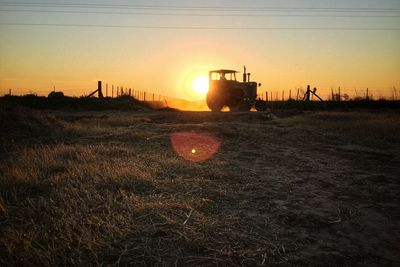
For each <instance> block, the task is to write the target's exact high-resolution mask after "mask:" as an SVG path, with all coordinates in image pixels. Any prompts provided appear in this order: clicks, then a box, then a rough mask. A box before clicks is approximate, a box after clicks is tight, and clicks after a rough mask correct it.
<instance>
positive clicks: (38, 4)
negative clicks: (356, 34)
mask: <svg viewBox="0 0 400 267" xmlns="http://www.w3.org/2000/svg"><path fill="white" fill-rule="evenodd" d="M0 5H4V6H15V7H24V6H27V7H49V8H50V7H67V8H111V9H115V8H118V9H153V10H154V9H157V10H198V11H201V10H213V11H218V12H220V11H296V12H299V11H300V12H304V11H310V12H391V13H393V12H400V9H398V8H397V9H396V8H351V7H343V8H338V7H320V8H319V7H305V8H300V7H263V6H251V7H245V6H193V5H192V6H178V5H127V4H125V5H122V4H90V3H54V2H53V3H51V2H48V3H45V2H36V3H27V2H17V3H15V2H0Z"/></svg>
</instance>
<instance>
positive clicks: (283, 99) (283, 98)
mask: <svg viewBox="0 0 400 267" xmlns="http://www.w3.org/2000/svg"><path fill="white" fill-rule="evenodd" d="M282 101H285V90H282Z"/></svg>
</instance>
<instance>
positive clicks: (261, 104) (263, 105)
mask: <svg viewBox="0 0 400 267" xmlns="http://www.w3.org/2000/svg"><path fill="white" fill-rule="evenodd" d="M255 107H256V110H257V111H266V110H267V102H266V101H264V100H257V101H256V104H255Z"/></svg>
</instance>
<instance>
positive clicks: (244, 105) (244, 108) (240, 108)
mask: <svg viewBox="0 0 400 267" xmlns="http://www.w3.org/2000/svg"><path fill="white" fill-rule="evenodd" d="M236 109H237V110H238V111H250V109H251V105H250V104H249V103H246V102H241V103H239V105H238V106H237V108H236Z"/></svg>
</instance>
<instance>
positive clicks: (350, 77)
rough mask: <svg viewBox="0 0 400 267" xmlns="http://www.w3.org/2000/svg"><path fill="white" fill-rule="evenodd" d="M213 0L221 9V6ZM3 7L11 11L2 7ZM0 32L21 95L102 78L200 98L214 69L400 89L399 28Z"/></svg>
mask: <svg viewBox="0 0 400 267" xmlns="http://www.w3.org/2000/svg"><path fill="white" fill-rule="evenodd" d="M175 2H179V1H175ZM181 2H182V1H181ZM220 2H221V1H220ZM250 2H251V1H250ZM250 2H249V3H250ZM289 2H290V1H289ZM305 2H307V1H305ZM308 2H310V1H308ZM371 2H373V1H371ZM375 2H376V1H375ZM212 3H214V5H217V3H219V2H215V1H214V2H212ZM238 3H239V4H240V3H241V2H238ZM260 3H261V4H260ZM327 3H328V2H327ZM343 3H345V2H343ZM359 3H363V2H359ZM376 3H378V2H376ZM388 3H390V4H391V5H388V6H389V7H393V8H400V4H396V2H393V1H389V2H388ZM393 3H395V4H394V5H393ZM397 3H398V2H397ZM254 4H255V5H262V4H264V5H265V2H260V1H254ZM209 5H212V4H209ZM0 7H1V8H2V9H4V8H5V7H4V6H1V4H0ZM360 7H363V6H360ZM367 7H369V6H367ZM7 8H9V7H7ZM14 8H15V7H14ZM25 8H26V7H25ZM35 10H40V9H39V8H36V9H35ZM51 10H54V8H53V9H51ZM96 10H98V9H96ZM162 11H163V12H164V13H165V12H166V11H164V10H162ZM168 12H169V11H168ZM16 14H19V13H16ZM224 14H225V13H224ZM246 14H247V13H246ZM307 14H308V13H307ZM329 14H331V13H329ZM334 14H336V13H334ZM352 14H353V13H352ZM357 14H358V13H357ZM378 14H380V13H378ZM396 14H398V13H396ZM6 15H7V16H1V19H0V23H5V22H10V21H12V22H18V23H27V22H29V23H33V22H35V23H49V21H52V23H53V20H52V19H54V18H55V17H57V16H58V17H59V18H58V19H57V22H58V23H68V24H77V23H80V24H99V23H101V24H104V25H110V24H113V25H137V24H140V25H160V24H161V25H172V26H182V25H184V26H190V27H191V26H196V27H198V26H201V27H203V26H207V27H209V26H214V25H217V26H218V27H231V25H233V26H234V27H238V28H246V27H278V28H282V27H292V28H293V27H310V26H312V27H353V28H358V27H366V25H367V27H370V28H372V27H375V28H376V27H381V28H382V27H386V28H388V27H396V26H397V25H398V24H399V21H400V19H399V17H395V18H390V19H388V18H340V20H338V19H337V18H323V19H315V18H310V17H305V18H302V17H300V18H291V17H289V18H286V17H284V18H274V17H272V18H271V17H261V18H248V17H242V18H232V17H228V18H220V17H211V18H206V19H204V18H192V17H189V18H188V17H184V18H182V17H173V16H170V17H168V18H162V19H163V21H161V22H159V23H158V24H157V21H154V17H153V18H152V19H150V18H148V17H146V18H145V19H142V20H140V21H139V22H138V20H137V18H136V20H135V18H131V17H130V16H129V17H128V18H127V19H124V18H120V17H118V20H117V21H115V22H114V21H111V22H110V21H109V20H107V21H106V22H105V20H104V16H103V17H101V16H100V15H85V19H84V21H82V20H83V19H82V18H81V15H76V14H72V15H71V14H65V15H63V16H64V17H60V15H59V14H52V13H50V14H47V13H45V15H43V14H33V15H32V14H30V16H31V17H29V18H26V17H21V18H20V17H18V16H17V17H16V16H15V14H14V16H12V15H13V13H7V14H6ZM21 16H22V15H21ZM40 16H42V17H40ZM46 16H47V17H46ZM71 16H72V17H71ZM75 16H77V17H76V18H75ZM87 16H89V18H91V19H89V18H88V17H87ZM90 16H92V17H90ZM99 16H100V17H99ZM107 18H108V17H107ZM157 18H158V17H157ZM79 19H81V20H79ZM317 22H318V23H317ZM0 35H1V36H2V41H1V43H0V94H1V95H2V94H5V93H7V92H8V89H9V88H11V89H12V90H13V93H16V94H19V93H29V92H36V93H38V94H47V93H48V92H49V91H50V90H52V89H53V86H55V87H56V89H57V90H62V91H64V92H65V93H66V94H67V95H82V94H87V93H89V92H90V91H92V90H93V89H95V88H96V86H97V80H103V82H104V83H106V82H107V83H109V84H115V85H116V86H117V85H122V86H124V87H131V88H134V89H140V90H146V91H149V92H155V93H159V94H163V95H168V96H173V97H178V98H185V99H189V100H196V99H199V98H201V97H202V96H201V95H198V94H196V93H194V92H193V90H192V88H191V84H192V81H193V79H194V78H196V77H197V76H199V75H207V71H208V70H210V69H218V68H231V69H236V70H239V71H242V68H243V65H246V66H247V68H248V71H250V72H251V73H252V79H253V80H256V81H257V82H260V83H262V84H263V85H262V87H261V90H263V91H264V90H272V91H274V90H283V89H284V90H289V89H292V90H294V89H296V88H299V87H305V86H306V85H307V84H311V85H312V86H316V87H318V88H319V91H320V93H321V94H327V93H328V92H329V91H330V88H337V87H338V86H341V87H342V88H344V90H348V91H349V93H350V94H353V93H354V92H356V91H362V90H365V88H367V87H369V88H370V90H371V91H375V92H376V94H381V95H390V94H391V92H392V91H393V87H397V88H400V49H399V47H400V31H399V30H380V31H374V30H362V31H361V30H305V29H302V30H296V29H284V30H279V29H261V30H260V29H259V30H255V29H253V30H245V29H236V30H234V29H195V30H194V29H141V28H139V29H137V28H107V27H103V28H98V27H64V26H63V27H60V26H54V25H53V26H27V25H25V26H21V25H19V26H17V25H0Z"/></svg>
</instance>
